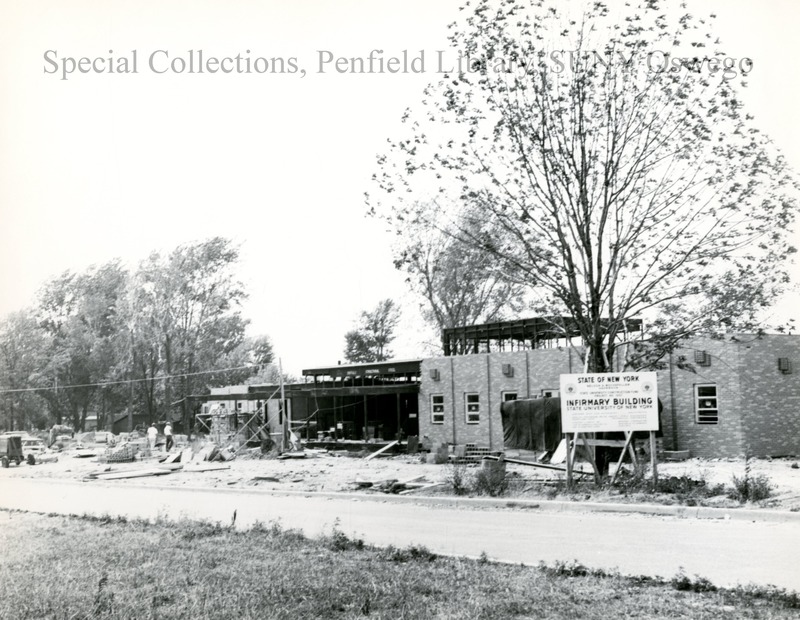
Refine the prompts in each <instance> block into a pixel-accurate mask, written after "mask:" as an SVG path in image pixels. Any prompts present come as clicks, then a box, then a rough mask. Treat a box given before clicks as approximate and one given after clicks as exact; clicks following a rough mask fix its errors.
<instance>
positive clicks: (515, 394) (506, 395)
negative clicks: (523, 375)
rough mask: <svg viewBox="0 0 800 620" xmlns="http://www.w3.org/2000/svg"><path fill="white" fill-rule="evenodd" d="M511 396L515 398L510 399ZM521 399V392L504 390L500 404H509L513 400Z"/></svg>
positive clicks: (501, 393)
mask: <svg viewBox="0 0 800 620" xmlns="http://www.w3.org/2000/svg"><path fill="white" fill-rule="evenodd" d="M509 396H513V397H514V398H509ZM518 399H519V392H518V391H517V390H504V391H502V392H500V402H501V403H507V402H510V401H512V400H518Z"/></svg>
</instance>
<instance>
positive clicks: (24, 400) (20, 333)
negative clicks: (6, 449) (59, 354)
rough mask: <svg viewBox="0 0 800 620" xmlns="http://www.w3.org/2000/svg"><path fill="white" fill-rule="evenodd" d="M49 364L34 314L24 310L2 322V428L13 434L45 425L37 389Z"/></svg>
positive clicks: (0, 331)
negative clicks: (38, 382) (37, 381)
mask: <svg viewBox="0 0 800 620" xmlns="http://www.w3.org/2000/svg"><path fill="white" fill-rule="evenodd" d="M44 361H45V339H44V334H43V333H42V332H41V330H40V329H39V326H38V325H37V323H36V320H35V319H34V318H33V316H32V314H31V313H30V312H29V311H27V310H23V311H20V312H15V313H12V314H10V315H9V316H7V317H6V318H5V319H4V320H3V321H2V322H1V323H0V391H2V392H3V394H2V396H1V397H0V427H2V428H5V429H7V430H10V431H13V430H18V429H24V428H27V427H28V426H45V425H46V423H47V417H46V416H44V415H43V414H42V410H43V407H44V402H43V401H42V399H41V398H40V397H39V396H38V394H37V393H36V392H32V391H26V390H28V389H29V388H31V387H32V386H33V384H34V383H35V381H36V377H37V374H38V372H39V370H40V368H41V367H42V366H43V365H44Z"/></svg>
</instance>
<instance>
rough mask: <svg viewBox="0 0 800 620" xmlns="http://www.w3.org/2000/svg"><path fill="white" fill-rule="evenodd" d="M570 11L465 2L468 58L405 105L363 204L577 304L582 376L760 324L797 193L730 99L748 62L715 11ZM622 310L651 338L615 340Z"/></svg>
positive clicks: (573, 317) (539, 294)
mask: <svg viewBox="0 0 800 620" xmlns="http://www.w3.org/2000/svg"><path fill="white" fill-rule="evenodd" d="M573 6H574V5H573V4H572V3H569V4H566V5H565V4H563V3H557V2H555V1H539V2H534V3H528V2H522V1H516V2H515V1H510V2H503V3H495V2H492V1H491V0H480V1H479V2H477V3H475V4H474V6H470V7H465V9H466V10H465V13H464V14H465V18H464V19H463V20H462V21H461V22H460V23H457V24H454V25H453V29H452V34H451V43H452V45H453V48H454V53H460V54H461V57H462V61H463V62H462V66H461V68H459V66H458V65H457V64H454V67H453V72H452V73H451V74H449V75H447V76H445V79H443V80H442V82H441V83H439V84H438V85H433V86H431V87H429V88H428V89H427V90H426V92H425V98H424V100H423V102H422V103H421V105H420V106H419V112H418V113H414V112H413V111H409V112H408V113H407V114H406V116H405V118H404V121H405V124H406V126H407V127H408V130H407V132H406V133H405V134H404V135H402V136H401V137H399V138H398V139H396V140H394V141H393V142H392V143H391V147H390V152H389V153H387V154H385V155H383V156H381V157H380V158H379V171H378V174H377V175H376V176H377V181H378V183H379V186H380V188H381V190H382V192H381V193H379V194H378V196H377V197H374V196H373V197H371V198H370V199H369V200H370V203H371V208H372V210H374V211H375V212H376V213H378V214H381V215H382V216H383V217H386V218H387V219H389V220H391V221H393V222H400V221H405V222H420V223H422V224H425V225H428V226H430V227H432V228H437V229H439V230H446V231H453V232H451V234H452V235H453V236H454V238H455V239H457V240H458V241H459V242H460V243H461V244H463V245H464V246H466V247H470V248H477V249H478V250H480V251H481V252H488V253H489V254H491V255H492V256H493V257H494V260H495V261H496V264H497V268H498V270H500V271H502V273H504V274H505V275H506V277H507V278H508V279H509V281H510V282H515V283H519V284H523V285H525V286H526V287H527V288H528V290H529V291H530V292H531V294H532V296H533V298H534V299H535V309H536V310H537V311H538V312H540V313H542V314H545V315H559V316H560V315H565V316H568V317H570V322H571V326H570V327H573V328H575V329H577V331H578V332H579V333H580V336H581V341H582V344H583V345H584V346H585V351H586V358H585V367H586V369H587V370H589V371H595V372H602V371H608V370H611V369H612V368H613V367H614V366H613V362H614V358H615V355H618V354H619V355H620V356H621V357H623V358H625V359H624V360H623V362H624V363H625V364H626V365H629V366H632V367H641V366H642V365H644V364H648V363H653V362H654V361H656V360H657V359H658V357H659V356H660V355H662V354H663V353H664V352H666V351H667V350H669V349H670V348H671V347H672V346H674V344H675V342H676V341H677V340H678V339H680V338H683V337H686V336H690V335H692V334H695V333H699V332H702V333H707V334H712V335H713V334H719V333H720V332H721V331H725V330H732V329H736V330H757V329H760V328H761V327H762V325H761V323H760V320H759V319H760V317H759V312H760V310H762V308H764V307H766V306H768V305H769V304H770V303H771V302H772V301H773V300H774V299H775V297H776V296H777V295H778V294H780V292H781V291H782V289H783V288H784V287H785V286H786V285H787V283H788V280H789V276H788V271H787V270H788V268H789V264H790V263H789V262H788V261H787V257H788V256H789V255H791V254H792V253H793V252H794V251H795V249H794V248H793V247H791V246H790V245H789V243H788V240H787V233H788V232H789V231H790V229H791V224H792V223H793V221H794V218H795V215H796V199H795V195H796V190H797V188H798V186H797V183H796V181H795V180H794V178H793V177H792V173H791V171H790V170H789V169H788V167H787V164H786V162H785V161H784V159H783V157H782V156H781V155H780V154H779V153H777V152H776V150H775V149H774V147H773V146H772V145H771V144H770V142H769V140H768V139H767V137H766V136H764V135H763V134H762V133H761V132H760V131H759V130H758V128H757V127H756V126H755V124H754V122H753V118H752V117H751V116H750V115H748V114H747V113H746V112H745V110H744V108H743V104H742V100H741V98H740V96H739V93H740V91H741V90H742V89H743V88H745V87H746V81H745V76H744V75H743V74H744V73H746V72H747V71H748V70H749V69H750V68H752V64H748V63H747V61H742V60H739V59H733V58H729V57H727V56H726V55H725V53H724V49H722V48H721V46H720V43H719V41H718V40H717V38H716V36H715V35H714V34H713V31H712V26H711V23H712V21H713V18H712V20H704V19H697V18H695V17H693V16H692V15H690V14H689V13H688V12H686V11H685V9H681V14H679V15H673V13H672V11H673V9H672V8H670V10H666V9H662V8H661V6H660V4H659V3H658V2H657V1H656V0H646V1H643V2H631V3H626V5H625V6H620V5H618V4H614V5H613V6H614V8H613V10H611V9H609V8H608V7H607V6H606V5H605V4H604V3H602V2H592V3H589V4H587V5H586V6H585V7H584V8H583V12H582V13H580V14H578V13H576V12H575V11H574V9H573V8H572V7H573ZM674 10H677V7H676V8H675V9H674ZM565 50H571V51H569V52H567V51H565ZM453 57H455V56H453ZM433 195H435V196H436V197H437V199H436V202H433V203H431V201H430V200H429V198H430V197H431V196H433ZM452 203H455V204H456V208H450V207H449V205H450V204H452ZM431 204H433V207H434V208H431ZM465 213H466V214H467V220H466V224H465V223H464V222H465V220H463V219H462V216H463V214H465ZM475 213H478V214H479V217H474V216H472V217H470V215H469V214H475ZM632 318H644V319H646V320H647V323H648V335H649V336H651V342H652V343H654V345H657V346H658V350H656V351H655V352H654V351H653V349H652V348H651V349H650V351H649V352H647V353H644V352H643V351H641V349H640V348H635V347H628V346H623V345H624V344H625V343H628V342H630V340H631V338H630V336H629V333H628V329H627V327H628V324H629V321H630V319H632Z"/></svg>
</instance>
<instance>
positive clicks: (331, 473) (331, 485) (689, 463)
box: [0, 444, 800, 511]
mask: <svg viewBox="0 0 800 620" xmlns="http://www.w3.org/2000/svg"><path fill="white" fill-rule="evenodd" d="M85 448H88V449H89V450H94V449H96V450H97V452H98V455H99V456H100V458H97V457H93V456H78V455H79V454H80V453H79V451H78V450H76V449H75V447H74V446H73V447H70V446H67V447H65V448H64V449H63V450H62V451H61V452H60V453H59V454H58V460H57V461H55V462H48V463H41V464H36V465H33V466H31V465H27V464H22V465H20V466H14V465H12V466H11V467H10V468H8V469H2V470H0V480H2V478H4V477H6V476H9V477H15V478H51V479H52V478H54V479H72V480H86V481H87V484H93V483H95V482H94V480H93V479H92V476H93V475H95V474H98V473H101V472H105V471H109V470H110V471H113V472H127V471H133V470H142V469H145V468H148V469H151V468H153V467H155V466H157V465H158V464H159V460H161V459H163V458H164V457H165V456H166V454H165V453H163V452H158V453H156V454H154V455H153V456H149V457H144V458H141V459H138V460H137V461H135V462H133V463H113V464H111V463H106V462H102V461H103V460H104V459H103V458H102V455H103V454H104V453H105V446H104V445H102V444H97V445H91V444H89V445H85ZM181 448H182V446H180V445H178V446H177V447H176V448H173V452H175V451H180V449H181ZM196 449H197V447H196V446H195V450H196ZM512 456H516V455H514V454H512V453H508V457H509V458H511V457H512ZM423 460H424V459H423V458H421V457H420V455H397V456H388V457H384V456H378V457H376V458H373V459H371V460H366V458H365V455H364V454H363V453H348V452H346V451H335V452H324V451H311V450H309V451H306V457H305V458H293V459H286V460H281V459H277V458H275V456H274V455H272V456H267V455H264V456H262V455H261V454H260V451H259V450H258V449H251V450H240V451H239V453H238V454H237V456H236V458H235V459H234V460H231V461H228V462H226V463H213V465H218V466H220V467H225V469H219V470H215V471H205V472H193V471H187V470H185V469H180V470H177V471H174V472H172V473H170V474H168V475H158V476H149V477H139V478H129V479H123V480H115V481H113V482H111V481H105V482H104V483H106V484H108V483H113V484H119V485H124V484H137V485H154V486H186V487H204V488H208V487H216V488H248V487H257V488H259V489H268V490H274V491H298V492H310V491H325V492H366V493H380V492H382V491H380V490H378V489H377V486H378V485H379V484H380V483H382V482H385V481H388V480H396V481H401V482H404V481H412V480H413V481H414V482H416V483H417V484H420V483H428V484H431V485H433V484H435V483H440V484H439V486H431V487H430V488H423V489H414V490H411V491H409V492H410V493H413V494H420V495H454V491H453V485H452V477H453V473H454V468H453V466H452V465H437V464H433V463H424V462H422V461H423ZM749 465H750V476H751V477H752V476H759V475H763V476H765V477H766V479H767V480H768V481H769V483H770V485H771V486H772V493H771V496H770V498H769V499H767V500H765V501H761V502H758V503H756V504H753V503H750V504H740V502H738V501H736V500H733V499H731V498H729V497H727V495H726V494H725V493H724V492H722V493H716V494H712V495H710V496H704V497H702V498H700V497H698V496H685V495H684V496H681V495H675V494H666V493H659V494H653V493H649V492H647V491H646V490H643V489H641V488H640V487H632V486H628V487H624V486H622V487H620V486H618V487H612V488H610V487H608V486H606V487H604V488H602V489H598V488H596V487H595V486H594V485H593V484H592V483H591V482H589V481H590V480H591V476H587V477H586V480H587V482H585V483H581V484H580V485H579V487H578V490H577V491H576V492H574V493H571V494H567V493H566V489H565V485H564V475H563V474H561V473H559V472H551V471H548V470H544V469H538V468H533V467H529V466H525V465H515V464H512V463H508V464H507V466H506V471H507V477H506V480H507V481H508V482H509V485H508V489H507V490H506V491H505V493H504V494H503V497H509V498H518V499H524V498H528V499H565V500H574V501H603V502H607V501H615V502H646V503H662V504H688V505H704V506H719V507H736V506H739V505H742V506H747V507H749V508H754V507H758V508H762V509H765V510H788V511H800V459H795V458H780V459H751V460H750V463H749ZM584 467H587V466H586V465H585V464H584ZM587 470H588V467H587ZM478 471H479V466H477V465H476V466H468V467H466V468H462V470H461V474H462V475H464V477H465V478H466V480H467V482H469V480H471V479H473V478H474V476H475V474H476V473H477V472H478ZM658 474H659V478H661V479H665V478H668V477H670V476H675V477H678V478H681V477H683V476H685V477H687V478H690V479H692V480H695V481H704V482H705V486H706V487H708V486H713V485H725V486H726V487H730V486H731V485H732V482H733V477H734V476H737V477H739V478H742V477H743V476H744V475H745V462H744V459H711V460H701V459H689V460H686V461H682V462H660V463H659V464H658ZM369 482H372V483H374V485H373V487H372V488H369V487H367V486H366V483H369ZM359 483H360V484H359ZM395 490H397V489H395Z"/></svg>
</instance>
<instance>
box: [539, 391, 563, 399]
mask: <svg viewBox="0 0 800 620" xmlns="http://www.w3.org/2000/svg"><path fill="white" fill-rule="evenodd" d="M558 394H559V392H558V390H542V398H558Z"/></svg>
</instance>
